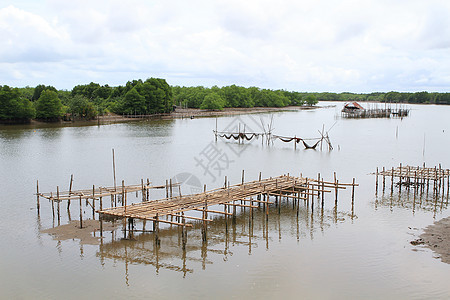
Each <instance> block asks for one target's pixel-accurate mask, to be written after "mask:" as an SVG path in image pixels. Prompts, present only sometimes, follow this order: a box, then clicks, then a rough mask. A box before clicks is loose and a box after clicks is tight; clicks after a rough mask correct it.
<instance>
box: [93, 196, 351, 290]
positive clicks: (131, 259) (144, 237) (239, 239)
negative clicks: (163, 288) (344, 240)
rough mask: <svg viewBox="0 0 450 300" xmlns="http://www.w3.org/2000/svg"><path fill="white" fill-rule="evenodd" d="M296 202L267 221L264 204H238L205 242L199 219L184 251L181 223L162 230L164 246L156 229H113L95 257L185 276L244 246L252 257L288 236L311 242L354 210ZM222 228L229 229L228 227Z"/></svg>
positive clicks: (275, 208)
mask: <svg viewBox="0 0 450 300" xmlns="http://www.w3.org/2000/svg"><path fill="white" fill-rule="evenodd" d="M316 201H318V199H317V200H316ZM292 202H294V201H292ZM293 204H294V205H292V204H291V203H289V202H287V201H284V202H282V203H281V202H278V203H276V204H275V205H274V206H272V207H270V210H271V214H272V215H274V217H271V218H269V219H268V220H267V219H266V213H265V210H264V206H263V207H262V208H261V207H260V208H258V209H253V211H252V212H250V210H249V209H246V208H240V210H239V213H238V217H237V218H236V219H235V221H234V222H232V223H231V225H226V224H225V220H224V218H214V219H213V221H211V222H209V223H208V235H209V237H208V240H207V242H203V241H202V237H201V227H202V224H201V222H197V223H194V224H193V228H192V229H191V230H190V243H189V244H188V245H187V246H186V247H185V248H182V249H181V251H180V248H181V244H182V241H181V240H182V238H181V230H180V228H179V227H178V226H167V227H166V228H164V230H161V231H160V234H159V238H160V239H161V244H164V247H160V246H159V245H158V243H156V241H155V239H154V235H153V233H147V232H145V233H142V234H135V233H134V232H139V231H134V230H130V231H129V235H128V238H127V239H122V238H121V237H120V236H117V235H114V233H113V232H111V241H109V242H102V243H101V245H100V247H99V251H98V252H97V256H98V257H99V258H100V259H101V260H102V261H103V260H104V259H112V260H114V261H122V262H123V263H124V264H125V270H128V265H129V264H144V265H152V266H154V268H155V271H156V273H159V272H160V271H161V270H167V271H175V272H180V273H183V275H184V276H186V275H187V274H190V273H193V272H194V271H195V270H196V269H197V268H202V269H205V268H206V267H207V265H211V264H214V263H215V262H216V261H217V260H219V261H227V260H228V259H230V258H231V256H232V255H233V252H234V251H242V248H244V247H245V248H247V249H248V254H249V255H251V254H252V253H253V251H254V249H256V250H257V249H258V248H260V247H264V248H265V249H266V250H269V248H270V244H271V243H274V242H275V241H276V243H278V241H281V240H282V238H283V236H284V235H286V236H292V237H294V238H296V239H297V241H299V240H300V238H306V236H308V235H309V236H310V238H311V240H312V239H313V238H314V232H315V231H316V229H320V231H321V232H322V234H323V233H324V231H325V229H327V228H328V227H330V223H329V222H328V221H333V222H335V223H337V222H338V221H342V220H343V219H344V217H347V216H349V217H351V218H352V219H353V217H354V216H353V214H352V215H348V214H346V213H342V212H339V217H338V215H337V211H336V210H333V211H330V210H325V209H324V207H321V208H319V209H316V210H314V205H313V204H312V202H311V203H309V202H306V201H305V202H304V204H305V205H302V204H301V203H300V202H294V203H293ZM278 205H280V206H281V208H279V207H278ZM330 212H331V215H330ZM229 223H230V222H229ZM144 224H145V223H144ZM282 224H284V225H285V226H282ZM287 224H289V225H287ZM283 227H284V229H283ZM224 228H227V230H225V231H224V230H223V229H224ZM105 236H109V235H108V234H105ZM102 241H103V240H102ZM126 272H127V271H126ZM127 275H128V273H126V276H125V278H126V280H128V278H129V276H127ZM127 283H128V282H127Z"/></svg>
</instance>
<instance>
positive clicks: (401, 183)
mask: <svg viewBox="0 0 450 300" xmlns="http://www.w3.org/2000/svg"><path fill="white" fill-rule="evenodd" d="M372 174H374V175H376V193H378V177H379V176H381V177H382V189H383V192H384V190H385V186H386V177H388V178H390V181H391V193H392V192H393V189H394V185H396V186H397V187H398V188H399V193H401V189H402V187H406V188H407V189H408V190H409V189H410V188H411V187H413V189H414V195H416V194H421V195H422V194H423V193H425V192H426V194H428V191H429V189H430V183H431V185H432V191H433V196H434V198H436V199H438V198H442V199H444V197H445V191H446V193H447V201H448V198H449V193H450V169H444V168H442V167H441V165H439V166H435V167H432V168H430V167H426V166H425V164H423V166H422V167H419V166H402V164H400V165H399V166H398V167H396V168H394V167H392V168H391V169H386V168H384V167H383V168H382V170H381V171H379V169H378V168H377V170H376V172H375V173H372ZM394 180H396V181H397V182H395V183H394ZM445 183H446V184H445ZM446 187H447V188H446Z"/></svg>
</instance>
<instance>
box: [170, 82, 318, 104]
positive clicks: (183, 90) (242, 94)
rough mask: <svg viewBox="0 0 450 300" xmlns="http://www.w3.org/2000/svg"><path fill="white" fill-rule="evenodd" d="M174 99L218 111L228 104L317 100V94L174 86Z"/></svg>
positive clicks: (239, 88) (180, 102)
mask: <svg viewBox="0 0 450 300" xmlns="http://www.w3.org/2000/svg"><path fill="white" fill-rule="evenodd" d="M173 98H174V103H176V104H177V105H179V106H182V107H189V108H200V109H217V110H222V109H223V108H225V107H285V106H288V105H296V106H301V105H304V104H308V105H314V104H316V103H317V99H316V97H315V96H314V95H312V94H311V95H307V96H304V95H303V94H302V93H299V92H290V91H285V90H270V89H260V88H257V87H249V88H245V87H241V86H236V85H230V86H224V87H221V88H219V87H217V86H213V87H211V88H206V87H203V86H196V87H180V86H174V87H173Z"/></svg>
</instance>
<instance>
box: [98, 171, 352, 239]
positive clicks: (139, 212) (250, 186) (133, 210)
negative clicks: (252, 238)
mask: <svg viewBox="0 0 450 300" xmlns="http://www.w3.org/2000/svg"><path fill="white" fill-rule="evenodd" d="M225 182H226V184H225V185H224V187H222V188H218V189H215V190H211V191H206V190H205V191H204V192H203V193H199V194H193V195H187V196H177V197H168V198H164V199H160V200H153V201H148V202H142V203H135V204H131V205H124V206H120V207H112V208H107V209H103V210H99V211H97V212H98V213H99V215H100V218H101V219H104V218H113V219H128V221H129V223H130V222H131V223H132V222H133V221H134V220H135V219H139V220H146V221H153V222H154V223H153V229H154V231H155V233H156V235H155V239H156V240H157V241H158V240H159V238H158V232H159V228H158V224H159V223H167V224H170V225H177V226H180V227H182V229H183V235H182V236H183V247H184V246H185V244H186V240H185V239H186V236H187V232H186V228H187V227H192V223H188V221H190V220H193V221H201V222H203V229H202V233H203V239H204V240H206V231H207V223H208V222H210V221H212V220H211V219H208V213H211V214H221V215H224V216H225V218H227V217H229V216H233V218H234V217H235V212H236V207H243V208H248V209H249V210H250V214H251V213H252V209H254V208H258V207H259V206H257V205H258V204H259V205H261V204H262V205H263V207H265V211H266V214H267V215H266V217H267V218H268V213H269V209H268V206H269V204H271V203H273V202H270V200H269V199H270V197H273V196H274V197H275V201H278V197H279V199H280V201H281V198H282V197H285V198H291V199H295V200H297V201H298V200H300V199H302V200H305V201H307V200H309V199H311V200H312V199H313V198H314V197H317V198H318V199H321V200H322V206H323V205H324V203H323V201H324V194H325V193H329V192H331V191H332V189H334V190H335V195H336V197H335V201H336V206H337V196H338V190H339V189H345V188H346V187H348V186H351V187H352V203H353V200H354V188H355V186H358V184H356V183H355V180H354V179H353V182H352V183H350V184H343V183H339V181H338V180H336V179H335V181H334V182H325V181H324V180H323V179H321V178H320V175H319V176H318V179H311V178H304V177H295V176H290V175H289V174H288V175H282V176H278V177H273V178H272V177H271V178H267V179H261V174H260V179H259V180H256V181H250V182H245V183H244V180H243V178H242V183H241V184H236V185H232V186H230V185H229V183H227V181H226V180H225ZM218 205H223V206H224V209H223V211H220V210H212V209H210V208H211V207H212V206H214V207H215V206H218ZM227 209H228V210H227ZM230 209H232V211H233V213H230ZM192 211H197V212H201V213H202V215H201V217H194V216H190V215H189V216H188V215H185V212H192ZM163 217H166V218H165V219H163ZM169 217H170V220H169ZM174 219H175V220H174Z"/></svg>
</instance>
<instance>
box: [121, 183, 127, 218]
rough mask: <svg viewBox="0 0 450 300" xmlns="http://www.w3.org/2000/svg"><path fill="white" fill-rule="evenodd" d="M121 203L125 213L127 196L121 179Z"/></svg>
mask: <svg viewBox="0 0 450 300" xmlns="http://www.w3.org/2000/svg"><path fill="white" fill-rule="evenodd" d="M122 204H123V206H124V212H125V213H127V196H126V193H125V181H124V180H122Z"/></svg>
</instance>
